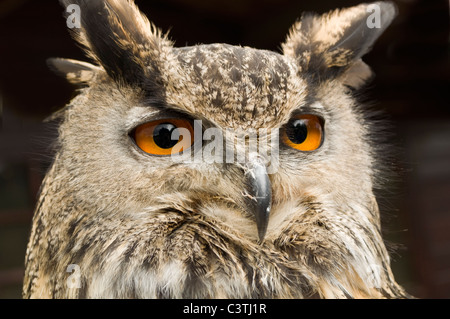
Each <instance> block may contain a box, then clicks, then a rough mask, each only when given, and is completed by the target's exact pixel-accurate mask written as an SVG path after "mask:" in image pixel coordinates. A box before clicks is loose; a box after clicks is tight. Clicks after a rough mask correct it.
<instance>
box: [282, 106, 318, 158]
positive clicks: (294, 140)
mask: <svg viewBox="0 0 450 319" xmlns="http://www.w3.org/2000/svg"><path fill="white" fill-rule="evenodd" d="M281 139H282V141H283V143H284V144H286V145H288V146H290V147H292V148H295V149H296V150H299V151H305V152H307V151H314V150H316V149H318V148H319V147H320V146H321V145H322V140H323V124H322V121H321V119H320V118H319V117H318V116H315V115H309V114H301V115H297V116H295V117H293V118H292V119H291V120H290V121H289V122H288V123H287V125H286V126H285V127H284V129H283V131H282V133H281Z"/></svg>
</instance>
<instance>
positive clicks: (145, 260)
mask: <svg viewBox="0 0 450 319" xmlns="http://www.w3.org/2000/svg"><path fill="white" fill-rule="evenodd" d="M70 2H71V3H72V2H74V1H70ZM75 2H76V1H75ZM62 3H63V4H67V5H68V4H69V3H68V2H67V3H66V1H62ZM78 3H79V5H80V6H81V12H82V15H81V28H78V29H73V30H72V31H73V34H74V36H75V37H76V39H77V40H78V41H79V42H80V43H81V44H83V45H84V46H85V47H86V48H87V52H88V55H89V56H90V57H91V58H93V59H94V61H95V62H96V65H92V64H88V63H84V62H78V61H73V60H62V59H53V60H51V61H50V64H51V66H52V67H53V68H54V69H55V70H57V71H58V72H59V73H62V74H64V75H65V76H66V78H67V79H68V80H69V81H71V82H72V83H76V84H79V85H81V86H82V87H83V88H82V89H81V91H80V94H79V95H78V96H77V97H76V98H75V99H74V100H72V102H71V103H70V105H69V106H68V107H67V108H66V109H65V110H64V111H63V113H61V114H62V123H61V126H60V137H59V151H58V153H57V155H56V158H55V163H54V165H53V167H52V169H51V171H50V172H49V174H48V177H47V179H46V182H45V183H44V185H46V186H45V187H44V190H43V195H42V197H41V201H42V204H41V206H40V207H41V208H40V209H38V211H37V216H38V217H36V222H35V226H34V231H33V233H32V238H31V240H30V246H29V251H30V252H32V253H29V256H30V255H36V252H37V251H41V252H42V253H43V255H44V257H43V258H42V260H41V261H34V259H33V258H32V257H28V259H27V260H28V261H27V262H28V265H29V266H28V268H29V269H31V270H30V272H29V275H28V281H29V283H28V284H25V286H24V287H26V288H24V291H25V295H27V294H29V295H33V294H37V295H38V294H40V293H41V294H42V293H43V291H46V292H48V291H51V292H52V293H51V296H67V295H70V296H82V297H83V296H84V297H86V296H88V297H99V296H116V297H117V296H118V297H123V296H131V295H130V290H129V289H128V288H129V287H130V285H131V286H133V287H134V288H133V289H132V294H134V296H139V297H158V296H159V297H180V296H181V297H183V296H184V297H249V296H253V297H257V296H259V297H261V296H265V297H305V296H309V295H314V294H318V295H319V296H322V297H341V296H344V297H345V296H347V297H349V296H382V295H386V296H389V295H392V296H393V295H396V294H400V291H401V289H400V288H399V287H397V286H396V284H395V281H394V280H393V278H392V274H391V272H390V270H389V259H388V258H389V257H388V256H387V253H386V251H385V247H384V244H383V241H382V239H381V236H380V229H379V227H380V226H379V216H378V208H377V204H376V200H375V197H374V195H373V187H374V176H373V174H374V173H373V172H374V169H373V163H374V158H373V149H372V147H371V144H370V142H369V141H370V136H369V130H368V124H367V123H366V122H365V120H364V116H363V115H362V112H361V110H360V109H358V106H357V105H356V102H355V100H354V98H353V96H352V92H353V91H354V90H357V89H358V88H359V87H360V86H361V85H362V84H363V83H364V82H365V81H366V80H367V79H368V78H369V77H370V76H371V72H370V69H369V68H368V67H367V66H366V65H365V64H364V63H363V62H362V60H361V57H362V56H363V55H364V54H365V53H366V52H367V51H368V50H369V48H370V47H371V46H372V45H373V43H374V41H375V40H376V38H377V37H378V36H379V35H380V34H381V33H382V32H383V31H384V29H385V28H386V27H387V26H388V24H389V23H390V22H391V20H392V19H393V17H394V15H395V8H394V7H393V5H392V4H389V3H381V2H380V3H376V4H375V5H376V6H377V8H378V9H379V10H380V11H379V13H380V16H379V19H380V22H381V23H380V27H379V28H369V27H368V26H367V19H368V17H369V13H368V11H367V5H360V6H357V7H353V8H350V9H345V10H342V11H339V10H337V11H334V12H331V13H329V14H326V15H323V16H317V15H305V16H304V17H303V18H302V20H301V21H299V22H298V23H296V24H295V25H294V26H293V28H292V29H291V32H290V34H289V36H288V38H287V40H286V42H285V43H284V44H283V52H282V53H276V52H271V51H265V50H257V49H253V48H248V47H239V46H231V45H226V44H208V45H197V46H192V47H182V48H177V47H174V45H173V44H172V43H171V42H170V41H169V40H167V38H166V37H164V36H162V35H161V34H160V32H159V31H158V30H156V29H155V28H154V27H153V25H151V24H150V23H149V22H148V20H147V19H146V18H145V17H144V16H143V15H141V13H140V12H139V11H138V9H137V8H136V7H135V6H134V4H132V3H131V2H129V1H119V0H114V1H113V0H110V1H89V3H87V2H83V1H79V2H78ZM268 137H270V138H269V140H270V142H269V143H266V142H265V141H266V140H267V139H268ZM255 145H256V146H255ZM45 198H46V199H45ZM47 201H48V202H47ZM57 202H58V203H61V205H60V207H59V208H57V209H55V208H52V207H51V206H52V205H51V203H57ZM44 224H46V225H47V227H44V226H43V225H44ZM48 225H54V227H49V226H48ZM56 225H57V227H56ZM43 234H45V236H48V237H49V238H55V240H54V241H50V242H49V243H48V244H47V246H46V247H43V246H41V245H40V244H38V243H39V240H40V238H41V237H42V236H44V235H43ZM56 238H57V240H56ZM56 255H57V256H59V257H58V261H56V259H55V257H54V256H56ZM69 264H77V265H78V264H79V265H80V267H81V269H84V273H83V275H82V277H81V278H82V279H81V283H82V284H81V286H83V289H81V290H76V289H75V290H73V289H72V290H71V289H66V288H65V287H63V286H64V285H62V286H61V284H60V283H59V284H58V283H57V281H58V280H60V281H61V280H63V278H64V274H65V271H64V267H66V266H67V265H69ZM50 265H51V267H50ZM233 267H234V268H233ZM38 268H39V269H40V272H39V271H38ZM51 272H58V273H59V275H58V276H59V277H58V276H56V277H55V276H53V277H52V278H56V279H52V280H53V281H52V283H51V285H53V286H52V287H51V288H48V287H46V288H45V289H46V290H45V289H44V288H41V287H39V285H35V284H31V282H33V280H34V282H36V281H42V280H44V279H43V278H47V276H49V277H50V273H51ZM262 273H264V275H263V274H262ZM251 274H253V275H251ZM369 275H370V276H372V277H370V278H372V279H371V280H369V281H368V279H367V278H369ZM263 276H269V277H270V278H271V280H269V281H267V280H263V279H262V278H263ZM242 278H245V279H242ZM137 279H139V280H137ZM26 282H27V281H26ZM371 283H372V284H373V283H376V284H373V285H372V286H371ZM377 285H378V286H380V287H381V286H382V288H380V287H378V286H377ZM375 286H377V287H375ZM127 287H128V288H127ZM161 287H164V289H163V288H161ZM305 287H306V288H305ZM374 287H375V288H374Z"/></svg>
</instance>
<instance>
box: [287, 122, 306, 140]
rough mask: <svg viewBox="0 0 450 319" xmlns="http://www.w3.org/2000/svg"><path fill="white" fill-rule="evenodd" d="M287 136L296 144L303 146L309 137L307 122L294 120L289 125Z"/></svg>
mask: <svg viewBox="0 0 450 319" xmlns="http://www.w3.org/2000/svg"><path fill="white" fill-rule="evenodd" d="M286 134H287V136H288V137H289V139H290V140H291V142H292V143H294V144H301V143H303V142H304V141H305V140H306V137H307V136H308V127H307V125H306V121H305V120H294V121H291V122H290V123H289V124H288V127H287V129H286Z"/></svg>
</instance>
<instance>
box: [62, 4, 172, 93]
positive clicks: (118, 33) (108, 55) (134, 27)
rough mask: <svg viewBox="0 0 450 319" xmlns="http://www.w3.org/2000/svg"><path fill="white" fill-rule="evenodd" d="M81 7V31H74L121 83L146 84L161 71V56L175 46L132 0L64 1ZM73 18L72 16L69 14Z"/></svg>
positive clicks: (100, 62) (95, 57) (90, 52)
mask: <svg viewBox="0 0 450 319" xmlns="http://www.w3.org/2000/svg"><path fill="white" fill-rule="evenodd" d="M60 2H61V4H62V5H63V6H64V7H65V8H68V6H70V5H72V6H73V5H78V6H79V8H80V10H79V12H80V20H81V21H80V23H79V28H77V27H74V28H72V29H71V31H72V33H73V35H74V37H75V39H76V40H78V42H79V43H80V44H82V45H83V46H84V47H85V48H86V51H87V53H88V55H89V56H91V57H92V58H94V60H95V61H96V62H98V64H99V65H101V66H102V67H103V68H104V69H105V71H106V72H107V74H108V75H109V76H110V77H111V78H113V79H114V80H116V81H118V82H120V83H126V84H130V85H138V86H139V85H142V82H144V81H145V79H146V78H148V77H149V76H151V75H152V72H158V71H159V70H158V66H159V63H160V59H161V55H163V54H164V52H165V50H166V49H167V48H169V47H171V45H172V43H171V42H170V41H169V40H167V38H166V37H163V36H162V35H161V32H160V31H159V30H157V29H156V28H155V27H154V26H153V25H152V24H151V23H150V22H149V21H148V19H147V18H146V17H145V16H144V15H143V14H141V12H140V11H139V9H138V8H137V7H136V5H135V4H134V3H133V1H131V0H89V1H87V0H60ZM66 17H67V18H69V17H70V16H69V13H67V12H66Z"/></svg>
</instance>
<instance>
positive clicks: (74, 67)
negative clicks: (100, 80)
mask: <svg viewBox="0 0 450 319" xmlns="http://www.w3.org/2000/svg"><path fill="white" fill-rule="evenodd" d="M47 65H48V67H49V68H50V69H51V70H52V71H53V72H55V73H56V74H58V75H60V76H63V77H65V78H66V79H67V81H69V82H70V83H72V84H76V85H88V84H90V83H91V82H93V81H94V80H95V77H96V75H97V74H98V73H99V72H101V71H103V70H102V69H101V68H99V67H97V66H95V65H92V64H90V63H87V62H82V61H76V60H71V59H61V58H50V59H48V60H47Z"/></svg>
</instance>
